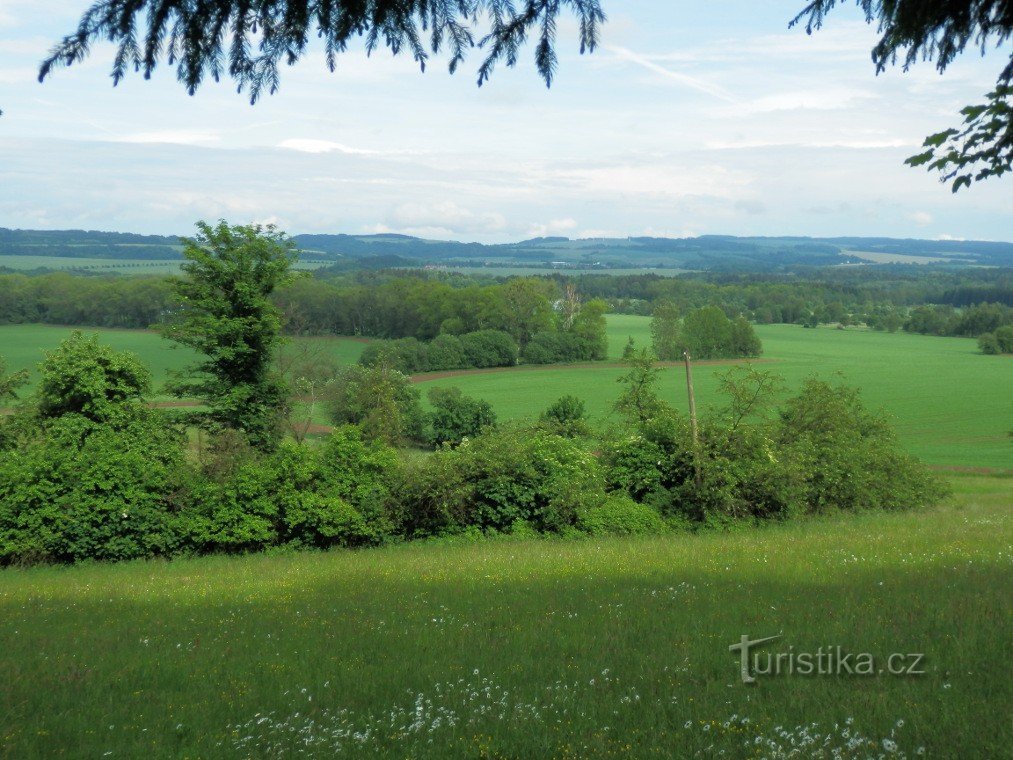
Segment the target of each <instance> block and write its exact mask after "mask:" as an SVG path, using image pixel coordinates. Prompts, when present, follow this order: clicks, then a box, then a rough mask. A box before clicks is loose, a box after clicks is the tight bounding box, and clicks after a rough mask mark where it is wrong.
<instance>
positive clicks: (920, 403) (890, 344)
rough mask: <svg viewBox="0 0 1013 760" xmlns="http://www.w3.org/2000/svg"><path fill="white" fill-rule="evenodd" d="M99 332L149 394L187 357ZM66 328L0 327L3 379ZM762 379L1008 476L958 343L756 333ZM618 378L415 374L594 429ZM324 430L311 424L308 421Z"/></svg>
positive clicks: (676, 399)
mask: <svg viewBox="0 0 1013 760" xmlns="http://www.w3.org/2000/svg"><path fill="white" fill-rule="evenodd" d="M649 325H650V320H649V319H648V318H647V317H632V316H625V315H613V316H611V317H609V350H610V354H611V356H612V357H613V358H617V357H618V356H619V355H620V354H621V352H622V349H623V346H624V345H625V343H626V339H627V336H630V335H632V336H633V337H634V339H635V340H636V342H637V344H638V345H641V346H643V345H649V343H650V331H649ZM85 331H86V332H99V333H100V335H101V336H102V340H103V341H105V342H107V343H109V344H111V345H112V346H114V347H115V348H118V349H128V350H131V351H134V352H135V353H137V354H138V355H139V356H140V357H141V358H142V359H143V360H144V361H145V362H146V363H147V364H148V366H150V367H151V368H152V372H153V375H154V382H155V389H156V391H155V392H156V395H157V394H158V393H159V392H160V391H159V388H160V387H161V384H162V383H163V382H164V381H165V378H166V375H167V372H168V370H170V369H172V368H177V367H180V366H182V365H184V364H185V363H187V362H188V361H190V360H191V359H192V357H193V355H192V354H191V353H189V351H188V350H186V349H182V348H173V347H172V346H171V345H170V344H169V343H168V342H167V341H165V340H163V339H161V338H160V337H159V336H158V335H156V334H155V333H152V332H147V331H142V330H87V329H86V330H85ZM69 332H70V328H63V327H52V326H40V325H7V326H0V356H3V357H5V358H6V360H7V362H8V365H9V368H10V369H15V370H16V369H20V368H22V367H29V368H31V367H34V365H35V364H37V363H38V361H40V360H41V353H40V349H41V348H46V349H49V348H53V347H55V346H56V345H57V343H58V342H59V341H60V340H61V339H62V338H63V337H65V336H66V335H67V334H69ZM757 332H758V333H759V335H760V337H761V338H762V340H763V346H764V362H765V363H764V364H763V365H762V366H763V368H764V369H768V370H771V371H774V372H777V373H779V374H781V375H783V376H784V378H785V380H786V382H787V385H788V387H789V389H795V388H797V387H798V385H799V384H800V383H801V381H802V380H803V379H804V378H805V377H807V376H809V375H818V376H819V377H823V378H831V377H834V376H836V375H837V374H838V373H840V376H841V377H842V378H843V380H844V381H845V382H848V383H850V384H852V385H856V386H858V387H860V388H861V389H862V393H863V396H864V398H865V400H866V402H867V403H868V404H869V405H871V406H873V407H877V408H879V407H882V408H884V409H886V410H887V411H888V413H889V414H890V415H891V416H892V417H893V421H894V425H895V427H896V429H897V432H898V434H899V435H900V437H901V441H902V442H903V444H904V446H905V448H906V449H907V450H908V451H910V452H911V453H912V454H914V455H916V456H918V457H920V458H921V459H924V460H925V461H927V462H930V463H933V464H939V465H954V466H960V467H987V468H998V469H1013V439H1011V438H1010V437H1009V435H1008V431H1010V430H1011V429H1013V392H1011V390H1010V389H1011V388H1013V359H1011V358H1010V357H1004V356H984V355H982V354H980V353H979V352H978V350H977V345H976V343H975V341H973V340H971V339H967V338H936V337H929V336H923V335H909V334H907V333H893V334H891V333H881V332H873V331H869V330H859V329H854V328H849V329H848V330H836V329H833V328H829V327H825V328H819V329H817V330H807V329H804V328H802V327H798V326H796V325H760V326H758V327H757ZM298 340H300V341H309V342H314V343H317V344H318V345H320V346H322V347H323V350H324V351H325V352H326V353H328V354H329V355H331V356H332V357H333V358H334V359H335V360H336V361H337V362H338V363H340V364H350V363H353V362H354V361H355V360H356V359H357V358H358V356H359V354H360V353H361V351H362V347H363V343H362V342H361V341H358V340H355V339H350V338H330V337H328V338H301V339H298ZM725 370H726V366H725V365H724V364H720V363H719V364H708V363H702V364H700V365H698V366H697V369H696V373H695V376H694V377H695V380H696V385H697V398H698V401H699V404H700V406H701V407H702V408H708V407H709V406H712V405H714V404H715V403H717V402H718V401H719V399H718V396H717V394H716V389H717V380H716V378H717V375H718V374H719V373H721V372H724V371H725ZM624 371H625V370H624V368H623V366H622V365H621V364H619V363H618V362H616V361H613V362H603V363H598V364H582V365H574V366H551V367H543V366H539V367H517V368H515V369H504V370H492V371H476V372H462V373H453V374H452V376H450V377H447V376H446V373H443V374H441V375H439V376H437V379H427V378H426V376H420V377H419V380H420V384H421V387H422V388H423V390H425V388H426V387H427V386H429V385H456V386H458V387H460V388H461V389H462V390H463V391H464V392H465V393H467V394H469V395H472V396H476V397H479V398H484V399H487V400H489V401H490V402H491V403H492V404H493V406H494V408H495V410H496V412H497V413H498V414H499V416H500V418H501V419H513V418H523V417H535V416H537V414H538V413H539V412H540V411H541V410H542V409H544V408H545V407H547V406H548V405H549V404H551V403H552V402H553V401H555V400H556V399H557V398H559V397H560V396H563V395H565V394H568V393H570V394H574V395H577V396H579V397H581V398H582V399H584V400H585V401H586V403H587V407H588V411H589V413H590V414H591V415H592V417H594V418H595V419H596V420H598V421H601V422H606V421H607V420H608V419H609V414H610V409H611V406H612V403H613V401H614V400H615V398H616V396H617V395H618V393H619V385H618V383H617V382H616V380H617V379H618V378H619V377H620V376H621V375H622V374H623V372H624ZM661 389H662V392H663V393H664V395H665V396H666V397H667V398H668V399H669V400H670V401H671V402H672V403H673V404H674V405H675V406H676V407H677V408H679V409H685V408H686V381H685V374H684V371H683V369H682V367H681V366H672V367H669V368H667V369H665V371H664V372H663V374H662V380H661ZM319 421H321V422H324V421H325V420H323V419H322V418H321V419H320V420H319Z"/></svg>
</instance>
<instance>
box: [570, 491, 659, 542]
mask: <svg viewBox="0 0 1013 760" xmlns="http://www.w3.org/2000/svg"><path fill="white" fill-rule="evenodd" d="M577 527H578V528H579V529H580V530H582V531H584V532H585V533H590V534H591V535H592V536H636V535H648V534H657V533H664V532H665V531H666V530H667V526H666V525H665V521H664V520H662V519H661V515H659V514H658V512H657V511H656V510H654V509H652V508H651V507H649V506H647V505H646V504H638V503H637V502H635V501H634V500H633V499H631V498H630V497H629V495H628V494H625V493H614V494H610V495H609V497H608V498H607V499H605V501H603V502H602V503H601V504H599V505H597V506H594V507H591V508H589V509H584V510H582V511H580V512H578V513H577Z"/></svg>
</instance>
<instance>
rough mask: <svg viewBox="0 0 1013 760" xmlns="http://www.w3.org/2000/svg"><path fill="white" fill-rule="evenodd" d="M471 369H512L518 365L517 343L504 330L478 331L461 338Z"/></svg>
mask: <svg viewBox="0 0 1013 760" xmlns="http://www.w3.org/2000/svg"><path fill="white" fill-rule="evenodd" d="M461 347H462V348H463V349H464V355H465V357H466V359H467V362H468V366H469V367H478V368H483V367H511V366H513V365H514V364H516V363H517V343H516V342H515V341H514V339H513V338H512V337H510V335H508V334H507V333H505V332H503V331H502V330H478V331H476V332H471V333H465V334H464V335H462V336H461Z"/></svg>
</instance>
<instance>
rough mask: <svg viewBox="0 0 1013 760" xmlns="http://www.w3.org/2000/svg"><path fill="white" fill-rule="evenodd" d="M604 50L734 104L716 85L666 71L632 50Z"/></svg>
mask: <svg viewBox="0 0 1013 760" xmlns="http://www.w3.org/2000/svg"><path fill="white" fill-rule="evenodd" d="M605 49H606V50H608V51H609V52H610V53H613V54H614V55H615V56H616V57H617V58H619V59H621V60H623V61H629V62H630V63H635V64H636V65H638V66H641V67H643V68H645V69H647V70H648V71H653V72H654V73H655V74H660V75H661V76H663V77H665V78H666V79H671V80H672V81H675V82H678V83H679V84H681V85H684V86H686V87H689V88H691V89H694V90H697V91H698V92H703V93H706V94H707V95H710V96H711V97H715V98H718V99H719V100H723V101H725V102H726V103H735V102H736V99H735V97H733V96H732V94H731V93H730V92H728V91H727V90H725V89H724V88H723V87H720V86H718V85H716V84H712V83H710V82H707V81H705V80H703V79H700V78H698V77H694V76H690V75H689V74H683V73H682V72H679V71H672V70H671V69H666V68H665V67H664V66H662V65H660V64H658V63H655V62H654V61H652V60H651V59H650V58H648V57H646V56H643V55H640V54H638V53H634V52H633V51H632V50H627V49H626V48H623V47H616V46H613V45H606V46H605Z"/></svg>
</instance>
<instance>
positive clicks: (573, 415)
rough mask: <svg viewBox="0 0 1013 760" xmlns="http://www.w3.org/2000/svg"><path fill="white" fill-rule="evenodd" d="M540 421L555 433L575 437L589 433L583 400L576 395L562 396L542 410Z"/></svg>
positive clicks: (565, 436)
mask: <svg viewBox="0 0 1013 760" xmlns="http://www.w3.org/2000/svg"><path fill="white" fill-rule="evenodd" d="M540 419H541V421H542V423H543V424H545V425H546V426H547V427H548V429H549V430H550V431H551V432H553V433H555V434H556V435H561V436H563V437H564V438H577V437H580V436H586V435H590V433H591V428H590V426H589V425H588V424H587V414H586V411H585V407H584V402H583V401H581V400H580V399H579V398H577V397H576V396H569V395H567V396H562V397H561V398H559V399H558V400H557V401H555V402H554V403H553V404H552V405H551V406H549V408H548V409H546V410H545V411H544V412H542V414H541V417H540Z"/></svg>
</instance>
